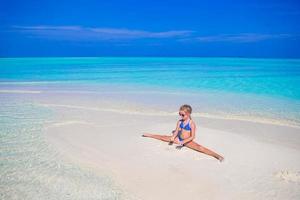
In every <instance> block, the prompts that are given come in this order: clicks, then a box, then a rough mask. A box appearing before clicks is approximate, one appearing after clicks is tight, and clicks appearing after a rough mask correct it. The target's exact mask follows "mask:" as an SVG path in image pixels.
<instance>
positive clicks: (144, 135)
mask: <svg viewBox="0 0 300 200" xmlns="http://www.w3.org/2000/svg"><path fill="white" fill-rule="evenodd" d="M150 136H151V134H148V133H144V134H143V135H142V137H150Z"/></svg>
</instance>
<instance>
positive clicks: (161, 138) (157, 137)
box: [142, 133, 172, 142]
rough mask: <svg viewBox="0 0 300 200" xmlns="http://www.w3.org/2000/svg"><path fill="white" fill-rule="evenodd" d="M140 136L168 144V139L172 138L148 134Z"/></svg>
mask: <svg viewBox="0 0 300 200" xmlns="http://www.w3.org/2000/svg"><path fill="white" fill-rule="evenodd" d="M142 136H143V137H150V138H154V139H158V140H161V141H165V142H170V139H171V137H172V136H168V135H157V134H150V133H145V134H143V135H142Z"/></svg>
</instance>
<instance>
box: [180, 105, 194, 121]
mask: <svg viewBox="0 0 300 200" xmlns="http://www.w3.org/2000/svg"><path fill="white" fill-rule="evenodd" d="M179 110H183V111H184V112H188V113H190V114H192V107H191V106H190V105H188V104H184V105H182V106H180V108H179ZM190 119H192V117H191V116H190Z"/></svg>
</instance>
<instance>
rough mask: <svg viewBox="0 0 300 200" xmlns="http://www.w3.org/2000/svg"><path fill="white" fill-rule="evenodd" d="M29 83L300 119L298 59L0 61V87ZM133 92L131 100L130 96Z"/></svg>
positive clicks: (214, 110)
mask: <svg viewBox="0 0 300 200" xmlns="http://www.w3.org/2000/svg"><path fill="white" fill-rule="evenodd" d="M28 85H31V86H41V85H46V86H47V85H56V86H59V87H60V86H67V85H72V87H73V88H74V87H76V85H77V86H80V85H86V86H87V87H86V88H88V87H89V86H90V87H91V88H92V87H94V88H95V86H96V87H98V86H99V87H100V86H108V87H111V90H112V91H114V89H113V87H114V86H122V87H127V88H131V89H136V90H143V88H147V89H149V88H150V89H151V88H152V89H153V90H155V91H158V90H159V91H160V92H167V91H173V92H174V91H175V92H177V93H182V94H183V96H184V98H185V100H180V101H175V102H174V104H179V103H181V102H186V103H190V104H192V105H193V107H194V108H195V109H194V110H195V111H196V112H205V113H208V114H217V115H219V114H221V113H222V115H224V114H225V115H226V114H228V115H241V114H242V115H243V116H251V117H257V116H258V117H260V118H261V117H266V118H274V119H279V120H285V121H291V122H292V123H300V87H299V86H300V59H248V58H143V57H137V58H133V57H130V58H129V57H127V58H126V57H123V58H121V57H98V58H97V57H90V58H88V57H87V58H84V57H83V58H81V57H74V58H1V59H0V89H11V88H13V87H15V86H19V87H20V86H28ZM108 90H109V89H108ZM124 90H125V89H124ZM145 91H146V90H145ZM160 94H161V93H160ZM197 95H198V97H196V96H197ZM132 96H134V95H131V96H130V97H128V98H131V99H132V98H133V97H132ZM136 96H137V98H136V99H135V101H139V102H142V101H145V102H148V103H149V104H152V103H154V102H156V104H157V102H164V105H168V104H169V103H168V101H173V100H172V99H173V97H169V98H160V96H158V97H157V96H155V95H154V94H151V95H147V94H143V95H142V97H144V98H142V97H138V95H136ZM146 97H147V98H146ZM118 98H123V97H118ZM126 98H127V97H126ZM176 98H178V99H180V98H179V97H176ZM149 99H150V100H151V101H149ZM154 100H155V101H154ZM133 101H134V100H133ZM176 106H178V105H176Z"/></svg>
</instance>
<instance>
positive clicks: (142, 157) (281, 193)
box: [40, 98, 300, 200]
mask: <svg viewBox="0 0 300 200" xmlns="http://www.w3.org/2000/svg"><path fill="white" fill-rule="evenodd" d="M58 99H59V98H57V99H55V98H52V100H51V99H47V101H46V100H43V101H40V103H42V104H44V105H45V103H47V105H48V107H51V109H53V110H55V112H56V113H57V118H56V122H52V123H49V124H47V126H46V127H45V131H46V138H47V140H48V141H49V142H50V144H53V146H54V147H55V148H57V149H58V150H59V151H60V152H61V153H62V154H63V155H65V156H66V157H67V158H68V159H71V160H73V161H74V162H76V163H78V164H80V165H83V166H85V167H91V168H93V170H95V172H96V173H102V174H103V173H106V174H109V175H111V176H112V177H113V179H114V180H115V181H116V182H117V183H118V184H119V185H120V186H121V187H122V188H123V189H124V191H126V192H127V193H128V194H129V196H130V197H132V198H136V199H145V200H153V199H155V200H160V199H162V200H165V199H173V200H176V199H191V200H192V199H222V200H223V199H230V200H231V199H300V175H299V172H300V145H299V144H300V140H299V138H300V129H297V128H291V127H284V126H276V125H268V124H260V123H253V122H245V121H238V120H220V119H218V120H217V119H211V118H201V117H200V118H199V117H194V118H193V119H194V120H195V122H196V124H197V127H198V128H197V133H196V138H195V141H196V142H198V143H200V144H201V145H203V146H205V147H207V148H210V149H212V150H215V151H216V152H218V153H220V154H221V155H223V156H224V157H225V160H224V162H222V163H220V162H219V161H217V160H216V159H215V158H212V157H209V156H207V155H204V154H202V153H199V152H196V151H193V150H191V149H188V148H187V147H184V148H182V149H181V150H178V149H176V148H175V146H176V145H168V143H166V142H163V141H159V140H155V139H152V138H145V137H141V135H142V134H143V133H145V132H149V133H158V134H165V135H167V134H169V135H170V133H171V131H172V130H173V129H174V128H175V124H176V120H177V119H178V117H177V116H176V115H173V116H161V115H157V116H155V115H147V113H144V114H143V113H124V112H120V113H118V112H115V111H109V110H105V109H104V108H103V109H102V110H101V109H88V108H95V105H93V103H94V101H93V100H90V101H86V103H85V104H82V102H80V105H79V104H77V107H74V105H76V103H74V102H75V100H74V99H73V100H72V102H70V105H73V106H69V107H68V106H56V105H65V103H66V102H67V100H66V99H64V102H59V101H58ZM70 101H71V100H70Z"/></svg>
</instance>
